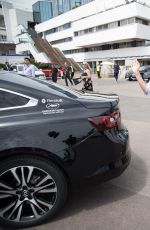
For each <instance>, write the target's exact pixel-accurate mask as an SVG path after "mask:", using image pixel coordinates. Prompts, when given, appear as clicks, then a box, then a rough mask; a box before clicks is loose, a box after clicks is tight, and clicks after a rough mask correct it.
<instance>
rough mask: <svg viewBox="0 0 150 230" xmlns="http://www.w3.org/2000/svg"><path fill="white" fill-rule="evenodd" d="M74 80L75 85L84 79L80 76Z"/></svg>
mask: <svg viewBox="0 0 150 230" xmlns="http://www.w3.org/2000/svg"><path fill="white" fill-rule="evenodd" d="M72 81H73V82H74V84H75V85H78V84H80V83H81V81H82V78H81V77H78V78H73V79H72Z"/></svg>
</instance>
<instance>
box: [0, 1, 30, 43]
mask: <svg viewBox="0 0 150 230" xmlns="http://www.w3.org/2000/svg"><path fill="white" fill-rule="evenodd" d="M30 22H33V13H32V12H29V11H25V10H20V9H15V8H13V5H12V4H11V3H8V2H6V1H0V41H4V42H14V41H15V38H16V35H17V26H18V25H19V24H23V25H24V27H25V28H28V24H29V23H30Z"/></svg>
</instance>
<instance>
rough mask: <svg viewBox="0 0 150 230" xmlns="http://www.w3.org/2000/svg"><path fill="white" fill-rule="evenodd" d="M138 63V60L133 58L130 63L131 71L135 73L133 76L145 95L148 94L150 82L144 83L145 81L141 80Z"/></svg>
mask: <svg viewBox="0 0 150 230" xmlns="http://www.w3.org/2000/svg"><path fill="white" fill-rule="evenodd" d="M139 69H140V63H139V62H138V60H137V59H135V60H134V61H133V63H132V71H133V73H134V74H135V77H136V79H137V81H138V83H139V85H140V87H141V89H142V90H143V92H144V93H145V94H146V95H149V96H150V82H149V83H145V81H144V80H143V78H142V76H141V74H140V71H139Z"/></svg>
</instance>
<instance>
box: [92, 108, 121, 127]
mask: <svg viewBox="0 0 150 230" xmlns="http://www.w3.org/2000/svg"><path fill="white" fill-rule="evenodd" d="M88 121H89V122H90V123H91V124H92V125H93V126H95V128H96V129H97V130H98V131H105V130H108V129H112V128H114V127H117V126H118V125H119V124H120V122H121V117H120V111H119V110H116V111H114V112H112V113H111V114H107V115H104V116H99V117H90V118H88Z"/></svg>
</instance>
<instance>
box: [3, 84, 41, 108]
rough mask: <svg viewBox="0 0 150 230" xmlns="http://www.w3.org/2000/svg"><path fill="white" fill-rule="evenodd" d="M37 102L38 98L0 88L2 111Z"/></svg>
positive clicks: (29, 105) (28, 105)
mask: <svg viewBox="0 0 150 230" xmlns="http://www.w3.org/2000/svg"><path fill="white" fill-rule="evenodd" d="M37 103H38V101H37V100H36V99H33V98H30V97H25V96H23V95H21V94H18V93H15V92H11V91H9V90H6V89H0V111H2V110H9V109H15V108H20V107H31V106H36V105H37Z"/></svg>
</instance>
